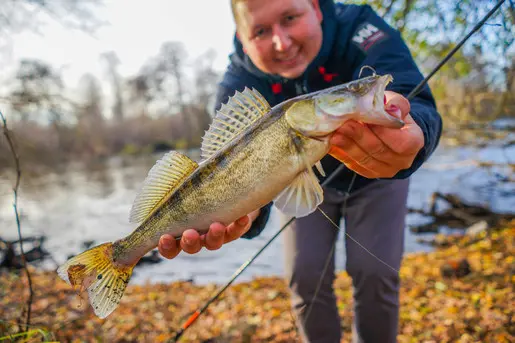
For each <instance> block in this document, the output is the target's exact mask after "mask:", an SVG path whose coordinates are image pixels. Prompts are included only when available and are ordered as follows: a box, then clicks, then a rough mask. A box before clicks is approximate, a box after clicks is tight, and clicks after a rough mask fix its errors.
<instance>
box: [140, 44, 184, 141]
mask: <svg viewBox="0 0 515 343" xmlns="http://www.w3.org/2000/svg"><path fill="white" fill-rule="evenodd" d="M186 58H187V53H186V50H185V49H184V45H183V44H182V43H180V42H165V43H163V45H162V46H161V49H160V51H159V53H158V55H157V56H156V57H155V58H153V59H152V60H151V61H149V63H147V64H146V65H145V66H144V67H143V68H142V71H141V73H140V74H141V76H143V77H144V78H145V79H146V80H147V85H148V87H149V89H150V94H151V97H152V99H153V100H154V101H158V102H163V103H166V104H167V105H168V106H167V112H170V113H173V112H175V113H177V112H179V113H180V115H181V118H182V122H183V126H184V136H185V139H186V140H187V141H188V142H189V141H191V118H190V114H189V113H188V106H186V103H185V98H186V91H185V83H186V78H185V77H184V67H185V63H186ZM170 94H174V96H173V97H170Z"/></svg>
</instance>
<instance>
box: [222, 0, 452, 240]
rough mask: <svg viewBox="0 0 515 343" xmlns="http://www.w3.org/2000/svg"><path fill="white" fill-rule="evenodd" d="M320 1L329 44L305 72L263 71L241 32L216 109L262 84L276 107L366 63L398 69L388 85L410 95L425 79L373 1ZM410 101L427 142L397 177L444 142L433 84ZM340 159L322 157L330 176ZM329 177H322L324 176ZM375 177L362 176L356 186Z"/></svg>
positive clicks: (263, 218) (344, 180)
mask: <svg viewBox="0 0 515 343" xmlns="http://www.w3.org/2000/svg"><path fill="white" fill-rule="evenodd" d="M319 3H320V7H321V10H322V13H323V21H322V30H323V43H322V47H321V50H320V52H319V53H318V55H317V57H316V58H315V60H314V61H313V62H312V63H311V64H310V65H309V66H308V68H307V70H306V71H305V72H304V74H303V75H302V76H300V77H299V78H297V79H294V80H292V79H285V78H282V77H280V76H277V75H270V74H265V73H263V72H262V71H260V70H259V69H258V68H257V67H256V66H255V65H254V64H253V63H252V61H251V60H250V58H249V57H248V56H247V55H246V54H245V53H244V52H243V49H242V46H241V43H240V41H239V40H238V39H237V38H236V37H235V38H234V45H235V51H234V52H233V53H232V54H231V56H230V64H229V66H228V68H227V70H226V72H225V74H224V77H223V80H222V82H221V83H220V84H219V87H218V92H217V96H216V103H215V108H216V109H218V108H220V105H221V104H222V103H225V102H226V101H227V100H228V97H229V96H232V95H233V94H234V92H235V91H236V90H239V91H241V90H243V89H244V88H245V87H249V88H252V87H254V88H256V89H257V90H258V91H259V92H260V93H261V94H262V95H263V96H264V97H265V98H266V99H267V100H268V102H269V103H270V106H274V105H277V104H278V103H280V102H282V101H284V100H287V99H289V98H292V97H295V96H297V95H300V94H305V93H311V92H314V91H318V90H320V89H324V88H328V87H332V86H334V85H337V84H341V83H345V82H348V81H351V80H354V79H357V78H359V73H360V69H361V67H362V66H364V65H368V66H371V67H373V68H374V69H375V71H376V72H377V73H378V74H387V73H388V74H392V76H393V83H390V84H389V86H388V87H387V89H388V90H392V91H395V92H397V93H400V94H403V95H404V96H407V95H408V93H409V92H410V91H411V90H413V88H415V86H416V85H417V84H418V83H419V82H420V81H421V80H422V79H423V76H422V74H421V73H420V71H419V69H418V68H417V66H416V65H415V62H414V61H413V58H412V56H411V53H410V52H409V50H408V47H407V46H406V44H405V43H404V41H403V40H402V38H401V36H400V34H399V32H398V31H396V30H394V29H393V28H392V27H390V26H389V25H388V24H387V23H386V22H385V21H384V20H383V19H382V18H381V17H379V16H378V15H377V14H376V13H375V12H374V11H373V10H372V8H371V7H370V6H367V5H365V6H358V5H344V4H340V3H338V4H334V2H333V0H320V1H319ZM367 75H369V74H364V75H362V76H367ZM410 103H411V111H410V114H411V116H412V117H413V119H414V120H415V122H416V123H417V124H418V125H419V126H420V127H421V129H422V131H423V133H424V140H425V144H424V147H423V148H422V150H421V151H420V152H419V153H418V155H417V157H416V158H415V161H414V162H413V164H412V166H411V167H410V168H409V169H405V170H401V171H399V172H398V173H397V175H395V176H394V178H396V179H402V178H407V177H409V176H410V175H411V174H412V173H413V172H415V171H416V170H417V169H418V168H419V167H420V166H421V165H422V163H423V162H424V161H426V160H427V159H428V158H429V156H430V155H431V153H432V152H433V151H434V150H435V148H436V146H437V144H438V141H439V138H440V134H441V130H442V121H441V117H440V115H439V114H438V112H437V110H436V105H435V102H434V99H433V96H432V94H431V91H430V89H429V87H427V86H426V87H425V88H424V89H423V91H422V92H421V93H419V94H418V95H417V96H416V97H415V98H414V99H412V100H411V101H410ZM339 164H340V162H339V161H338V160H336V159H335V158H333V157H331V156H329V155H327V156H326V157H324V158H323V159H322V165H323V167H324V170H325V172H326V175H327V176H329V175H330V174H331V172H332V171H333V170H334V169H336V168H337V167H338V165H339ZM353 173H354V172H352V171H351V170H349V169H345V170H344V172H343V173H341V174H340V176H339V177H338V178H337V179H335V180H334V181H333V182H332V183H330V184H329V185H328V187H332V188H336V189H339V190H342V191H347V189H348V187H349V181H350V179H351V176H352V174H353ZM323 180H324V178H323V177H320V181H321V182H323ZM374 181H375V179H367V178H365V177H362V176H360V175H357V176H356V178H355V181H354V184H353V186H352V190H353V191H355V190H357V189H359V188H361V187H363V186H365V185H367V184H369V183H371V182H374ZM270 206H271V204H269V205H267V206H266V207H264V208H262V210H261V214H260V216H259V217H258V218H257V219H256V220H255V221H254V223H253V225H252V228H251V229H250V230H249V231H248V232H247V233H246V234H245V235H244V237H245V238H252V237H254V236H256V235H258V234H259V233H260V232H261V231H262V230H263V228H264V226H265V224H266V222H267V220H268V216H269V213H270Z"/></svg>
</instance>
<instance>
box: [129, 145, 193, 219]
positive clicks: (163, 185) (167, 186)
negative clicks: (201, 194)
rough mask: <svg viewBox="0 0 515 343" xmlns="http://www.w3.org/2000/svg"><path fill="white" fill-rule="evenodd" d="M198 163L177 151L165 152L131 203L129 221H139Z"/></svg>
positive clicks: (170, 192) (157, 205) (158, 204)
mask: <svg viewBox="0 0 515 343" xmlns="http://www.w3.org/2000/svg"><path fill="white" fill-rule="evenodd" d="M197 167H198V164H197V163H196V162H195V161H193V160H191V159H190V158H188V157H187V156H184V155H182V154H181V153H179V152H177V151H170V152H169V153H167V154H165V155H164V156H163V157H162V158H161V159H160V160H159V161H157V162H156V164H155V165H154V166H153V167H152V169H150V171H149V173H148V176H147V178H146V179H145V182H144V183H143V187H142V188H141V191H140V193H139V194H138V195H137V196H136V199H135V200H134V204H133V205H132V209H131V213H130V217H129V221H130V222H131V223H141V222H142V221H143V220H145V218H147V216H149V215H150V214H151V213H152V212H153V211H154V210H155V209H156V208H158V207H159V206H160V205H161V204H162V203H163V202H164V201H165V200H166V199H167V198H168V196H169V195H170V194H172V193H173V192H174V191H175V190H176V189H177V187H178V186H179V185H180V184H181V183H182V182H183V181H184V179H186V178H187V177H188V176H189V175H190V174H191V173H192V172H193V171H194V170H195V169H197Z"/></svg>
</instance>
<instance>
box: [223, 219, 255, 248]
mask: <svg viewBox="0 0 515 343" xmlns="http://www.w3.org/2000/svg"><path fill="white" fill-rule="evenodd" d="M249 228H250V218H249V216H248V215H246V216H243V217H241V218H239V219H238V220H236V221H235V222H234V223H231V224H229V226H227V229H226V231H225V243H228V242H231V241H234V240H235V239H238V238H240V237H241V236H242V235H243V234H244V233H245V232H247V231H248V229H249Z"/></svg>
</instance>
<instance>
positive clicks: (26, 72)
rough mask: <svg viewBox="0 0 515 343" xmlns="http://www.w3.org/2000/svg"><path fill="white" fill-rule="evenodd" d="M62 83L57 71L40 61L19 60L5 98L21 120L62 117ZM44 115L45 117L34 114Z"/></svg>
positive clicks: (57, 120) (57, 121)
mask: <svg viewBox="0 0 515 343" xmlns="http://www.w3.org/2000/svg"><path fill="white" fill-rule="evenodd" d="M62 91H63V83H62V80H61V76H60V74H59V72H58V71H56V70H55V69H53V68H52V67H51V66H50V65H49V64H47V63H46V62H43V61H40V60H34V59H24V60H21V61H20V63H19V65H18V69H17V71H16V75H15V79H14V85H13V87H12V89H11V91H10V94H9V99H10V102H11V105H12V107H13V109H14V110H15V111H16V112H17V113H18V114H19V116H20V119H21V120H22V121H27V120H29V119H33V120H45V119H46V120H49V121H50V122H51V123H54V124H59V123H60V122H61V119H62V111H61V108H62V105H63V102H62V100H63V97H62V95H61V94H62ZM42 115H47V118H42V117H36V116H42Z"/></svg>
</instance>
